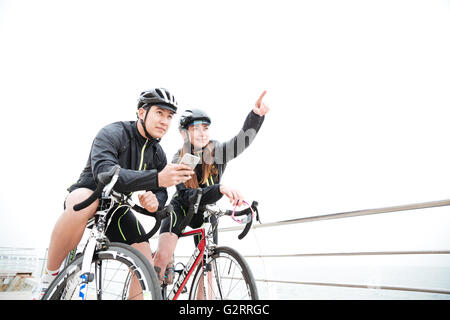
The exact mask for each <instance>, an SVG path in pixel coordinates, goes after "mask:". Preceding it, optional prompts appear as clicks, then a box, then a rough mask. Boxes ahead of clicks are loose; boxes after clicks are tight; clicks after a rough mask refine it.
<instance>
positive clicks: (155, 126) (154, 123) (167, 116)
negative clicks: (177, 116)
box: [138, 106, 174, 139]
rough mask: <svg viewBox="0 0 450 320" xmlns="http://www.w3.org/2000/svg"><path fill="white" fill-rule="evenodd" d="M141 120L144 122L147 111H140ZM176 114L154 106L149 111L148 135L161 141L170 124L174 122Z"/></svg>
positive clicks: (147, 121) (146, 123)
mask: <svg viewBox="0 0 450 320" xmlns="http://www.w3.org/2000/svg"><path fill="white" fill-rule="evenodd" d="M138 115H139V118H141V119H142V120H144V118H145V110H144V109H143V108H140V109H139V114H138ZM173 115H174V113H173V112H172V111H169V110H167V109H164V108H161V107H158V106H152V107H151V108H150V109H149V110H148V115H147V120H146V122H145V126H146V128H147V131H148V133H149V134H150V135H151V136H152V137H153V138H156V139H161V138H162V137H163V136H164V135H165V134H166V133H167V130H169V127H170V123H171V122H172V118H173Z"/></svg>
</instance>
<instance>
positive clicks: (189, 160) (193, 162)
mask: <svg viewBox="0 0 450 320" xmlns="http://www.w3.org/2000/svg"><path fill="white" fill-rule="evenodd" d="M199 162H200V157H197V156H194V155H192V154H190V153H185V154H184V155H183V158H182V159H181V161H179V162H178V163H179V164H181V163H182V164H185V165H188V166H189V167H190V168H191V169H192V170H194V169H195V167H196V166H197V164H198V163H199Z"/></svg>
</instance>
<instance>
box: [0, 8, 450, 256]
mask: <svg viewBox="0 0 450 320" xmlns="http://www.w3.org/2000/svg"><path fill="white" fill-rule="evenodd" d="M449 40H450V5H449V2H448V1H226V2H215V1H48V0H41V1H20V0H17V1H1V0H0V114H1V118H0V119H1V123H2V125H1V126H0V134H1V144H2V148H1V149H2V154H1V157H0V168H1V169H2V174H1V183H0V218H1V220H0V221H1V222H0V246H15V247H46V246H47V245H48V241H49V236H50V232H51V230H52V228H53V226H54V223H55V222H56V219H57V218H58V216H59V215H60V214H61V212H62V208H63V201H64V198H65V196H66V188H67V187H68V186H70V185H71V184H72V183H73V182H75V181H76V180H77V178H78V176H79V174H80V172H81V170H82V169H83V167H84V165H85V163H86V160H87V157H88V154H89V150H90V146H91V143H92V140H93V138H94V137H95V135H96V133H97V132H98V131H99V130H100V129H101V128H102V127H103V126H104V125H106V124H108V123H111V122H113V121H120V120H133V119H135V112H136V102H137V98H138V95H139V93H140V92H141V91H142V90H144V89H148V88H152V87H166V88H168V89H169V90H170V91H171V92H173V94H174V95H175V96H176V97H177V99H178V101H179V103H180V105H181V107H180V108H181V109H182V110H183V109H185V108H187V107H195V108H202V109H205V110H207V111H208V112H209V113H210V115H211V117H212V119H213V123H212V125H211V131H212V132H211V133H212V138H214V139H216V140H219V141H223V140H225V139H229V138H231V137H232V136H233V135H235V134H236V133H237V132H238V131H239V129H240V128H241V126H242V123H243V121H244V119H245V117H246V115H247V114H248V112H250V110H251V109H252V106H253V104H254V102H255V101H256V99H257V98H258V97H259V95H260V93H261V92H262V91H263V90H267V91H268V93H267V95H266V97H265V101H266V102H267V103H268V104H269V105H270V106H271V111H270V113H269V114H268V115H267V117H266V121H265V123H264V125H263V126H262V128H261V131H260V133H259V134H258V136H257V137H256V139H255V141H254V143H253V144H252V145H251V146H250V147H249V148H248V150H246V151H245V153H243V154H242V155H241V156H240V157H239V158H237V159H236V160H233V161H232V162H231V163H230V164H229V166H228V167H227V170H226V173H225V176H224V180H223V183H224V184H227V185H230V186H233V187H236V188H239V189H240V190H241V191H242V192H243V194H244V195H245V196H246V198H247V199H248V201H252V200H259V202H260V207H261V209H260V211H261V215H262V219H263V222H270V221H278V220H284V219H292V218H297V217H302V216H311V215H316V214H328V213H336V212H341V211H347V210H357V209H366V208H374V207H382V206H390V205H400V204H406V203H414V202H423V201H432V200H442V199H447V198H449V197H450V166H449V164H450V148H449V146H448V145H449V137H450V125H449V117H448V114H449V112H448V109H449V107H450V91H449V88H450V59H449V57H450V41H449ZM178 119H179V118H178V117H176V118H175V119H174V120H173V125H172V127H171V129H170V132H169V133H168V134H167V135H166V136H165V137H164V138H163V140H162V146H163V148H164V150H165V151H166V153H167V157H168V159H171V158H172V156H173V154H174V152H175V151H176V150H177V149H178V148H179V146H180V144H181V143H182V140H181V138H180V136H179V133H178V132H177V130H176V127H177V121H178ZM170 192H171V193H172V192H173V190H170ZM221 203H222V204H223V205H225V206H226V205H227V202H226V201H222V202H221ZM433 210H434V211H433ZM408 214H409V216H411V217H412V216H414V219H411V220H408V219H409V218H408V217H409V216H408ZM392 217H393V216H392ZM396 217H397V218H395V219H392V220H389V221H387V220H383V221H381V220H377V221H375V220H371V221H372V222H373V225H372V226H368V225H367V224H366V225H365V228H368V229H363V230H369V229H370V228H371V227H373V229H370V230H372V231H373V232H374V233H375V231H374V230H375V229H377V228H378V231H377V232H378V233H377V234H380V232H381V233H383V232H384V230H383V229H380V228H381V227H382V226H386V224H389V226H390V228H391V229H390V230H391V232H392V235H394V234H395V235H397V236H398V232H399V230H402V229H403V230H404V228H405V223H406V224H407V225H408V229H410V230H413V231H412V233H411V234H409V237H410V238H408V239H406V240H404V241H405V243H412V245H411V248H412V247H414V246H415V247H416V248H417V244H418V243H423V241H422V240H420V241H419V240H417V238H416V237H414V235H415V234H416V233H417V232H421V235H424V238H427V239H428V242H426V245H424V246H425V248H428V249H433V248H440V249H442V248H447V249H448V247H449V245H450V236H449V235H448V227H449V226H450V212H449V209H448V208H445V209H443V210H435V209H431V210H428V211H426V210H423V211H421V212H416V213H405V215H403V216H401V217H402V218H401V219H400V218H398V216H396ZM357 221H361V220H357ZM366 221H367V220H366ZM349 228H350V229H352V228H356V227H355V226H353V225H352V227H349ZM333 230H335V229H333V228H332V227H330V228H328V229H326V232H325V233H324V234H323V235H322V237H321V239H323V242H324V243H330V240H331V239H334V238H335V237H336V236H337V235H338V234H339V237H340V238H343V239H344V240H345V239H346V238H345V233H343V232H342V229H340V230H339V231H337V230H335V232H336V234H333ZM360 232H361V234H359V233H358V234H353V235H349V237H358V241H357V242H358V245H359V246H362V247H363V244H364V243H366V242H365V241H367V240H368V239H365V238H364V234H365V232H363V231H360ZM400 232H401V231H400ZM269 236H270V235H269ZM352 239H354V238H348V239H347V242H348V243H352V242H354V241H353V240H352ZM317 241H319V240H317ZM371 241H373V239H372V240H371ZM331 242H332V241H331ZM377 243H379V244H380V245H381V246H382V247H383V248H387V249H390V248H393V247H396V248H405V247H404V246H402V245H392V246H390V245H388V244H392V239H389V241H388V242H386V243H384V242H382V240H381V239H379V241H378V242H377ZM401 243H403V242H401ZM370 248H372V244H371V245H370ZM362 249H364V248H362ZM375 249H376V248H375ZM336 250H339V248H336Z"/></svg>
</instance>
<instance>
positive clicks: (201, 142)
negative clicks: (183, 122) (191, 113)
mask: <svg viewBox="0 0 450 320" xmlns="http://www.w3.org/2000/svg"><path fill="white" fill-rule="evenodd" d="M188 132H189V140H190V141H191V143H192V145H193V146H194V147H195V148H204V147H205V146H206V145H207V144H208V143H209V125H208V124H204V123H202V124H195V125H192V126H189V128H188Z"/></svg>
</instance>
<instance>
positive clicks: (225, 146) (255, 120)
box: [214, 91, 269, 164]
mask: <svg viewBox="0 0 450 320" xmlns="http://www.w3.org/2000/svg"><path fill="white" fill-rule="evenodd" d="M266 92H267V91H264V92H263V93H262V94H261V96H260V97H259V99H258V100H257V101H256V103H255V107H254V108H253V110H252V111H250V113H249V114H248V116H247V118H246V119H245V121H244V125H243V126H242V129H241V130H240V131H239V133H238V134H237V135H236V136H234V137H233V138H232V139H230V140H228V141H226V142H223V143H216V144H215V146H214V160H215V162H216V163H217V164H225V163H227V162H228V161H230V160H232V159H234V158H236V157H237V156H238V155H240V154H241V153H242V152H243V151H244V150H245V149H246V148H247V147H248V146H249V145H250V144H251V143H252V141H253V140H254V139H255V137H256V134H257V133H258V131H259V129H260V128H261V125H262V124H263V122H264V118H265V115H266V113H267V112H269V107H268V106H267V105H266V104H265V103H264V102H263V101H262V99H263V97H264V96H265V94H266Z"/></svg>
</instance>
